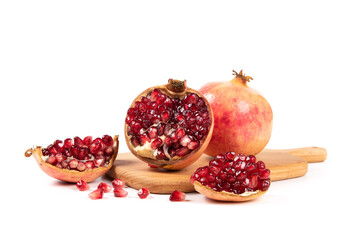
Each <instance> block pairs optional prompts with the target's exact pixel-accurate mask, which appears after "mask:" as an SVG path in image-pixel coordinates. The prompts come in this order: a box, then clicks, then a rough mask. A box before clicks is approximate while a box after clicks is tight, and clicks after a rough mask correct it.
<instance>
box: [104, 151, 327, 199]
mask: <svg viewBox="0 0 360 240" xmlns="http://www.w3.org/2000/svg"><path fill="white" fill-rule="evenodd" d="M256 158H257V160H261V161H264V162H265V164H266V167H267V168H269V169H270V171H271V176H270V177H271V181H278V180H285V179H289V178H296V177H301V176H304V175H305V174H306V172H307V169H308V162H322V161H324V160H325V159H326V150H325V149H324V148H318V147H306V148H295V149H278V150H277V149H265V150H264V151H262V152H261V153H260V154H258V155H257V156H256ZM209 159H211V157H210V156H207V155H202V156H201V157H200V158H199V159H198V160H197V161H196V162H195V163H194V164H192V165H190V166H188V167H187V168H185V169H182V170H178V171H168V170H164V169H159V168H150V167H149V166H148V165H147V164H146V163H144V162H143V161H140V160H139V159H137V158H136V157H135V156H134V155H133V154H131V153H130V152H127V153H120V154H118V156H117V158H116V161H115V162H114V165H113V167H112V168H111V169H110V171H109V172H108V173H107V174H108V175H109V176H110V177H111V178H121V179H123V180H124V181H125V182H126V184H127V185H128V186H130V187H132V188H135V189H140V188H143V187H147V188H148V189H149V191H150V192H152V193H171V192H173V191H174V190H179V191H182V192H193V191H195V189H194V187H193V185H192V184H191V183H190V181H189V179H190V176H191V175H192V173H193V172H194V171H195V170H196V169H197V168H198V167H202V166H205V165H207V164H208V162H209Z"/></svg>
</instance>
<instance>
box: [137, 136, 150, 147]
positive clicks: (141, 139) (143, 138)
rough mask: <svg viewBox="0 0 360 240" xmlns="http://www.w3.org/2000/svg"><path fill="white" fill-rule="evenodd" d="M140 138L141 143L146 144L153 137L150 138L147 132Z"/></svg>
mask: <svg viewBox="0 0 360 240" xmlns="http://www.w3.org/2000/svg"><path fill="white" fill-rule="evenodd" d="M139 140H140V143H141V145H144V144H146V143H147V142H150V141H151V139H150V138H149V136H148V135H147V134H146V133H144V134H142V135H140V137H139Z"/></svg>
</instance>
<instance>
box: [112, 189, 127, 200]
mask: <svg viewBox="0 0 360 240" xmlns="http://www.w3.org/2000/svg"><path fill="white" fill-rule="evenodd" d="M127 195H128V192H127V191H126V190H124V189H116V188H115V189H114V196H115V197H120V198H124V197H126V196H127Z"/></svg>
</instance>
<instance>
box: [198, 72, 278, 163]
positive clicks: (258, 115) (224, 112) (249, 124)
mask: <svg viewBox="0 0 360 240" xmlns="http://www.w3.org/2000/svg"><path fill="white" fill-rule="evenodd" d="M249 78H250V77H246V76H245V75H242V71H241V72H240V73H239V74H238V73H236V76H235V78H234V79H233V80H231V81H225V82H211V83H208V84H206V85H204V86H203V87H202V88H201V89H200V90H199V92H200V93H202V94H203V95H204V96H205V98H206V99H207V100H208V101H209V103H210V105H211V108H212V110H213V113H214V130H213V135H212V138H211V140H210V143H209V145H208V147H207V149H206V150H205V153H206V154H208V155H211V156H216V155H217V154H219V153H222V152H229V151H237V152H242V153H244V154H246V155H256V154H257V153H259V152H261V151H262V150H263V149H264V148H265V146H266V144H267V143H268V142H269V140H270V136H271V131H272V124H273V112H272V109H271V106H270V104H269V103H268V102H267V100H266V99H265V98H264V97H263V96H262V95H261V94H260V93H259V92H258V91H256V90H255V89H252V88H250V87H248V86H247V82H248V81H249ZM251 79H252V78H251Z"/></svg>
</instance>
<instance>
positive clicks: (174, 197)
mask: <svg viewBox="0 0 360 240" xmlns="http://www.w3.org/2000/svg"><path fill="white" fill-rule="evenodd" d="M185 198H186V195H185V193H183V192H180V191H178V190H175V191H173V192H172V193H171V195H170V198H169V199H170V201H174V202H180V201H184V200H185Z"/></svg>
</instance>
